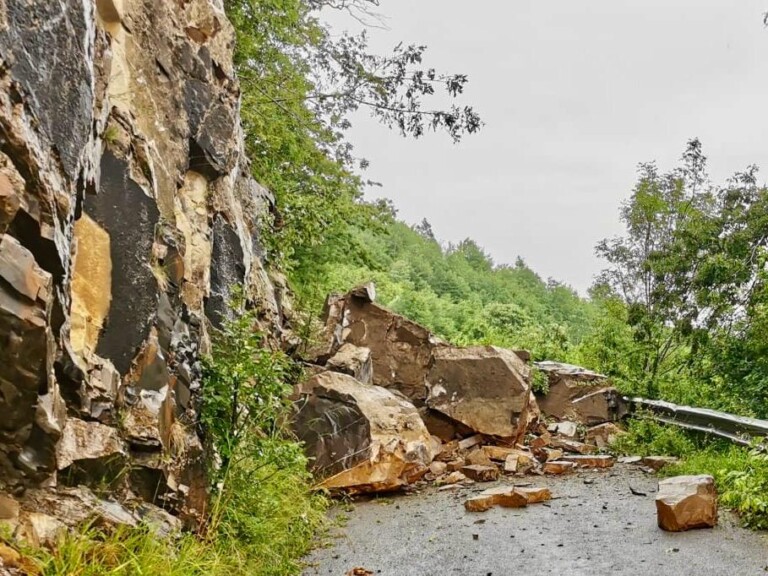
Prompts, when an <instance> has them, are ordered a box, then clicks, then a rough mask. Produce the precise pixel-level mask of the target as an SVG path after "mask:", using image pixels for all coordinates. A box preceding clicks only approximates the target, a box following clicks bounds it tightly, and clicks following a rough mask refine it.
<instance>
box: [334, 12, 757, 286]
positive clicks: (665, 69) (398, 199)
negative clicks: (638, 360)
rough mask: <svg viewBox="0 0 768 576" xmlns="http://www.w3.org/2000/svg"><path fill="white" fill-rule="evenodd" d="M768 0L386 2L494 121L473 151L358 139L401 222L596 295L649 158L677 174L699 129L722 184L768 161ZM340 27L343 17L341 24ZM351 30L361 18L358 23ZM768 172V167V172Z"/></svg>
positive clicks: (380, 37) (437, 140)
mask: <svg viewBox="0 0 768 576" xmlns="http://www.w3.org/2000/svg"><path fill="white" fill-rule="evenodd" d="M766 10H768V1H766V0H759V1H757V0H730V1H729V0H696V1H693V0H643V1H640V0H633V1H629V0H581V1H579V0H512V1H501V0H486V1H485V2H469V1H467V0H462V1H459V0H381V7H380V9H379V11H380V12H381V13H382V14H383V15H384V16H385V17H386V18H387V20H386V24H387V26H388V28H389V29H388V30H372V31H371V32H370V33H371V36H372V44H373V46H374V47H375V48H376V49H378V50H381V51H385V50H389V49H391V48H392V47H393V46H394V45H395V44H397V43H398V42H399V41H400V40H402V41H404V42H405V43H417V44H426V45H427V46H428V47H429V50H428V52H427V62H426V63H425V64H426V65H428V66H435V67H436V68H438V69H439V70H443V71H446V72H461V73H466V74H468V75H469V79H470V83H469V86H468V90H467V92H466V97H465V99H464V101H465V102H466V103H469V104H471V105H473V106H475V108H476V109H477V110H478V111H479V112H480V113H481V114H482V116H483V120H484V121H485V122H486V126H485V127H484V128H483V130H482V131H481V132H480V133H479V134H477V135H475V136H469V137H466V138H465V139H464V141H463V142H462V143H461V144H459V145H454V144H452V143H451V141H450V138H448V137H447V136H445V135H438V136H434V135H430V136H428V137H425V138H422V139H420V140H405V139H403V138H402V137H400V136H399V135H398V134H397V133H396V132H389V131H388V130H387V129H386V128H384V127H382V126H380V125H378V124H377V123H376V122H375V121H374V120H371V119H369V118H367V117H366V116H362V115H361V116H359V117H356V118H355V126H354V128H353V129H352V131H351V133H350V136H351V140H352V142H353V143H354V144H355V146H356V149H357V153H358V154H359V155H361V156H363V157H365V158H367V159H369V160H370V161H371V167H370V169H369V170H368V171H367V174H366V176H367V177H368V178H371V179H373V180H377V181H379V182H381V183H383V185H384V186H383V188H379V189H373V190H372V192H371V195H372V196H386V197H388V198H391V199H392V200H393V201H394V202H395V205H396V206H397V207H398V209H399V216H400V217H401V218H402V219H404V220H405V221H406V222H409V223H414V222H418V221H420V220H421V219H422V218H424V217H426V218H427V219H428V220H429V221H430V222H431V224H432V226H433V228H434V230H435V233H436V235H437V236H438V237H439V238H440V239H441V240H443V241H452V242H456V241H460V240H462V239H463V238H466V237H471V238H473V239H475V240H476V241H477V242H478V243H479V244H480V245H481V246H483V247H484V248H485V249H486V250H487V251H488V252H489V253H490V254H491V255H492V257H493V258H494V260H495V261H496V262H497V263H513V262H514V261H515V258H516V257H517V256H518V255H519V256H522V257H523V258H524V259H525V260H526V262H527V263H528V264H529V265H530V266H531V267H532V268H533V269H534V270H535V271H536V272H538V273H539V274H540V275H541V276H542V277H544V278H548V277H553V278H556V279H558V280H561V281H564V282H566V283H568V284H570V285H572V286H574V287H575V288H577V289H578V290H579V291H580V292H582V293H584V292H585V291H586V289H587V287H588V286H589V285H590V284H591V281H592V278H593V276H594V275H595V274H596V273H597V272H598V271H599V270H600V269H601V267H602V263H601V262H600V261H599V260H598V259H597V258H596V257H595V255H594V246H595V244H596V243H597V242H598V241H599V240H600V239H601V238H604V237H606V236H612V235H615V234H618V233H620V232H621V231H622V228H621V225H620V223H619V220H618V209H619V204H620V202H621V201H622V200H623V199H625V198H626V197H628V196H629V194H630V193H631V189H632V186H633V184H634V181H635V173H636V167H637V164H638V163H639V162H641V161H649V160H656V161H658V163H659V165H660V166H661V167H662V168H663V169H667V168H671V167H672V166H674V165H675V163H676V161H677V159H678V158H679V157H680V155H681V153H682V151H683V148H684V146H685V143H686V141H687V140H688V139H690V138H693V137H699V138H700V139H701V140H702V143H703V145H704V151H705V154H706V155H707V156H708V157H709V159H710V170H711V173H712V175H713V177H714V178H715V180H716V181H719V180H722V179H724V178H725V177H727V176H728V175H730V174H731V173H732V172H734V171H736V170H739V169H742V168H744V167H745V166H746V165H747V164H752V163H754V164H758V165H760V166H767V165H768V162H766V160H768V130H766V120H767V117H768V114H766V107H768V29H766V28H764V27H763V21H762V20H763V19H762V14H763V12H765V11H766ZM339 25H340V24H339V23H337V26H339ZM345 26H346V25H345ZM763 176H764V177H765V176H766V175H765V174H764V175H763Z"/></svg>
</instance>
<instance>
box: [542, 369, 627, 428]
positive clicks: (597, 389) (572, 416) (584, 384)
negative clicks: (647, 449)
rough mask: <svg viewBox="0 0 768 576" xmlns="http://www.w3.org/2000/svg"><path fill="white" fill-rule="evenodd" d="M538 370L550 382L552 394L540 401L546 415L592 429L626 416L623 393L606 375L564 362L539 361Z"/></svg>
mask: <svg viewBox="0 0 768 576" xmlns="http://www.w3.org/2000/svg"><path fill="white" fill-rule="evenodd" d="M536 368H538V369H539V370H541V371H542V372H544V373H545V374H546V375H547V378H548V380H549V390H548V392H547V393H546V394H544V395H542V396H540V397H538V398H537V400H538V404H539V408H540V409H541V411H542V413H543V414H545V415H546V416H549V417H553V418H557V419H559V420H571V421H574V422H579V423H582V424H586V425H589V426H592V425H596V424H602V423H603V422H611V421H614V420H619V419H621V418H622V417H623V416H624V415H626V413H627V407H626V405H625V403H624V401H623V399H622V396H621V394H620V393H619V392H618V391H617V390H616V389H615V388H614V387H613V386H611V385H610V382H609V381H608V378H607V377H606V376H603V375H602V374H598V373H596V372H592V371H591V370H587V369H586V368H582V367H580V366H574V365H572V364H564V363H560V362H549V361H547V362H537V363H536Z"/></svg>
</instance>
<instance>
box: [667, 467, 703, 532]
mask: <svg viewBox="0 0 768 576" xmlns="http://www.w3.org/2000/svg"><path fill="white" fill-rule="evenodd" d="M656 514H657V519H658V524H659V527H660V528H661V529H662V530H667V531H670V532H681V531H684V530H691V529H694V528H712V527H714V526H715V525H716V524H717V493H716V490H715V481H714V478H712V476H708V475H700V476H675V477H672V478H665V479H664V480H660V481H659V491H658V493H657V495H656Z"/></svg>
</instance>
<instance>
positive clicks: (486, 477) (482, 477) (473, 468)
mask: <svg viewBox="0 0 768 576" xmlns="http://www.w3.org/2000/svg"><path fill="white" fill-rule="evenodd" d="M461 472H462V474H464V475H465V476H466V477H467V478H470V479H471V480H474V481H475V482H493V481H494V480H498V479H499V469H498V468H497V467H496V466H480V465H477V464H472V465H470V466H464V467H463V468H462V469H461Z"/></svg>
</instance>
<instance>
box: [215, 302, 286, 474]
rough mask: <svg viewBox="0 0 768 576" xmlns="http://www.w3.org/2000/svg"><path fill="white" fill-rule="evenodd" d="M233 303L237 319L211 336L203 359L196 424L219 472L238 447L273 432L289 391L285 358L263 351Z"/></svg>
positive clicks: (251, 321)
mask: <svg viewBox="0 0 768 576" xmlns="http://www.w3.org/2000/svg"><path fill="white" fill-rule="evenodd" d="M234 304H235V306H234V309H235V311H236V313H237V314H238V316H237V317H236V318H235V319H233V320H229V321H227V322H225V324H224V327H223V329H222V330H221V331H218V332H214V333H213V334H212V344H213V349H212V353H211V356H209V357H206V358H204V359H203V388H202V395H201V405H200V422H201V423H202V425H203V426H204V428H205V430H206V434H207V435H208V437H209V438H210V440H211V441H212V443H213V445H214V447H215V449H216V451H217V453H218V454H219V456H220V457H221V460H222V464H223V465H222V467H221V468H222V469H223V470H225V469H226V467H227V464H228V463H229V462H230V461H231V460H232V458H233V457H234V456H235V455H236V454H237V453H238V451H239V450H240V449H241V447H242V445H243V443H244V442H246V441H247V440H252V439H253V438H258V437H259V436H262V437H263V436H269V435H271V434H273V433H274V432H275V431H276V429H277V427H278V423H279V420H280V418H281V416H282V415H284V414H285V411H286V407H287V401H286V397H287V395H288V392H289V387H288V386H287V384H286V376H287V371H288V367H289V364H288V360H287V358H286V357H285V356H284V355H283V354H282V353H280V352H273V351H271V350H269V349H268V348H265V343H264V341H263V339H262V336H261V334H259V333H258V332H256V331H255V330H254V327H255V326H256V318H255V312H254V311H253V310H247V311H246V310H243V308H242V306H241V305H238V304H237V303H234Z"/></svg>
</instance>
